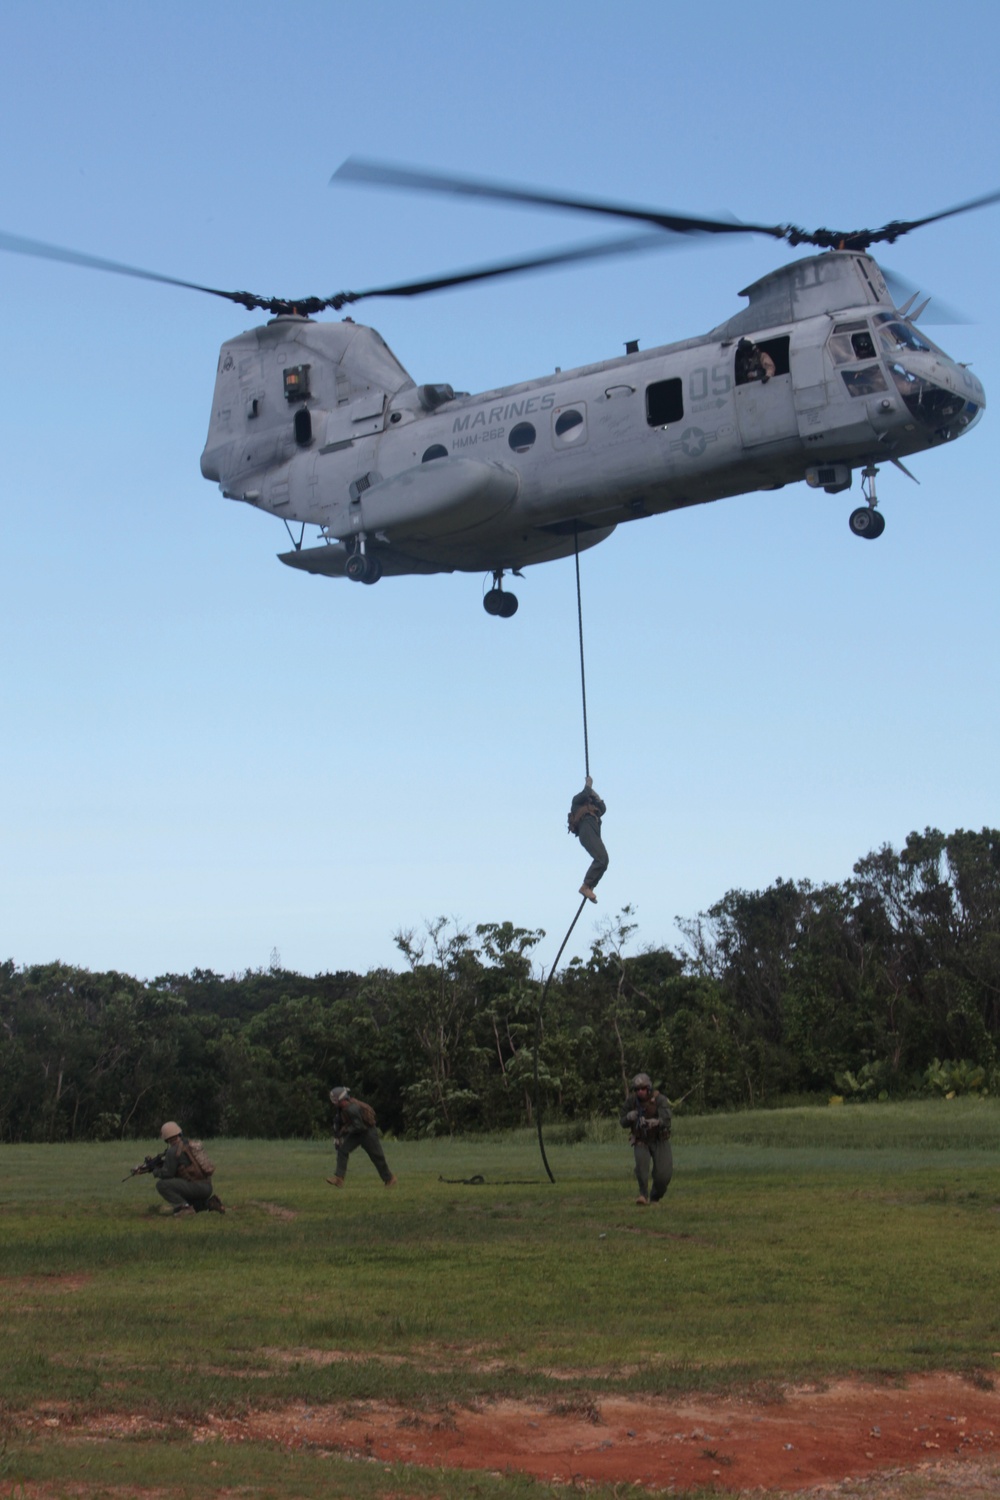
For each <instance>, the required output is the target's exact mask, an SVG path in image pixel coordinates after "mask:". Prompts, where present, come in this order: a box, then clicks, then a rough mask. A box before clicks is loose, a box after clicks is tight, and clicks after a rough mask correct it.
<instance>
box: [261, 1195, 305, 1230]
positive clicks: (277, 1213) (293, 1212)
mask: <svg viewBox="0 0 1000 1500" xmlns="http://www.w3.org/2000/svg"><path fill="white" fill-rule="evenodd" d="M249 1204H250V1207H251V1208H262V1209H263V1210H264V1212H265V1213H266V1214H270V1216H271V1218H272V1219H280V1220H281V1222H282V1223H283V1224H290V1223H291V1222H292V1220H293V1219H297V1218H298V1216H299V1215H298V1210H297V1209H294V1208H282V1206H281V1204H280V1203H267V1202H265V1201H264V1199H263V1198H251V1199H250V1200H249Z"/></svg>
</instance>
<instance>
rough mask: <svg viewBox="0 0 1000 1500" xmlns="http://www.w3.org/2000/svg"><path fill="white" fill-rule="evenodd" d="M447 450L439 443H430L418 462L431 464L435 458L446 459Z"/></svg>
mask: <svg viewBox="0 0 1000 1500" xmlns="http://www.w3.org/2000/svg"><path fill="white" fill-rule="evenodd" d="M447 457H448V450H447V448H445V447H444V446H443V445H442V444H441V443H432V444H431V446H430V447H429V448H428V449H427V452H426V453H425V454H424V456H423V458H422V459H421V460H420V462H421V463H422V464H429V463H433V461H434V459H435V458H447Z"/></svg>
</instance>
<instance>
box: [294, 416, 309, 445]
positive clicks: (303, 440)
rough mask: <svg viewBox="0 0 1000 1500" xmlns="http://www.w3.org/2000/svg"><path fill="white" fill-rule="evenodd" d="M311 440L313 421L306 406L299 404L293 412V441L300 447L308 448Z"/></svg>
mask: <svg viewBox="0 0 1000 1500" xmlns="http://www.w3.org/2000/svg"><path fill="white" fill-rule="evenodd" d="M312 440H313V423H312V417H311V415H310V413H309V408H308V406H300V407H299V409H298V411H297V412H296V413H295V441H296V442H297V443H298V445H299V447H300V448H308V447H309V444H310V443H311V442H312Z"/></svg>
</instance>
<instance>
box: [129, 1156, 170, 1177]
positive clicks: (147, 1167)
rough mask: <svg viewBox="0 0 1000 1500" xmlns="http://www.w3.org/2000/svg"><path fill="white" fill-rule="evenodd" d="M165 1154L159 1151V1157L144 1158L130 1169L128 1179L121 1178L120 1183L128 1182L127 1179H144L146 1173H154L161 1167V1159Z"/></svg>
mask: <svg viewBox="0 0 1000 1500" xmlns="http://www.w3.org/2000/svg"><path fill="white" fill-rule="evenodd" d="M166 1154H167V1153H166V1152H165V1151H161V1152H160V1154H159V1156H144V1157H143V1159H142V1161H141V1162H140V1163H139V1165H138V1166H137V1167H133V1168H132V1170H131V1172H130V1173H129V1174H128V1177H123V1178H122V1182H128V1178H129V1177H145V1175H146V1173H147V1172H155V1171H156V1170H157V1169H158V1168H159V1167H162V1166H163V1158H164V1157H165V1156H166Z"/></svg>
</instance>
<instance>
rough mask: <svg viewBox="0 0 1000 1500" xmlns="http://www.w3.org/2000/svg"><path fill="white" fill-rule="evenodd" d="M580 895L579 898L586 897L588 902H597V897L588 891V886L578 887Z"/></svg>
mask: <svg viewBox="0 0 1000 1500" xmlns="http://www.w3.org/2000/svg"><path fill="white" fill-rule="evenodd" d="M580 895H581V896H586V898H587V900H588V901H596V900H597V897H596V896H595V895H594V893H593V891H592V890H591V889H590V886H589V885H581V887H580Z"/></svg>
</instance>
